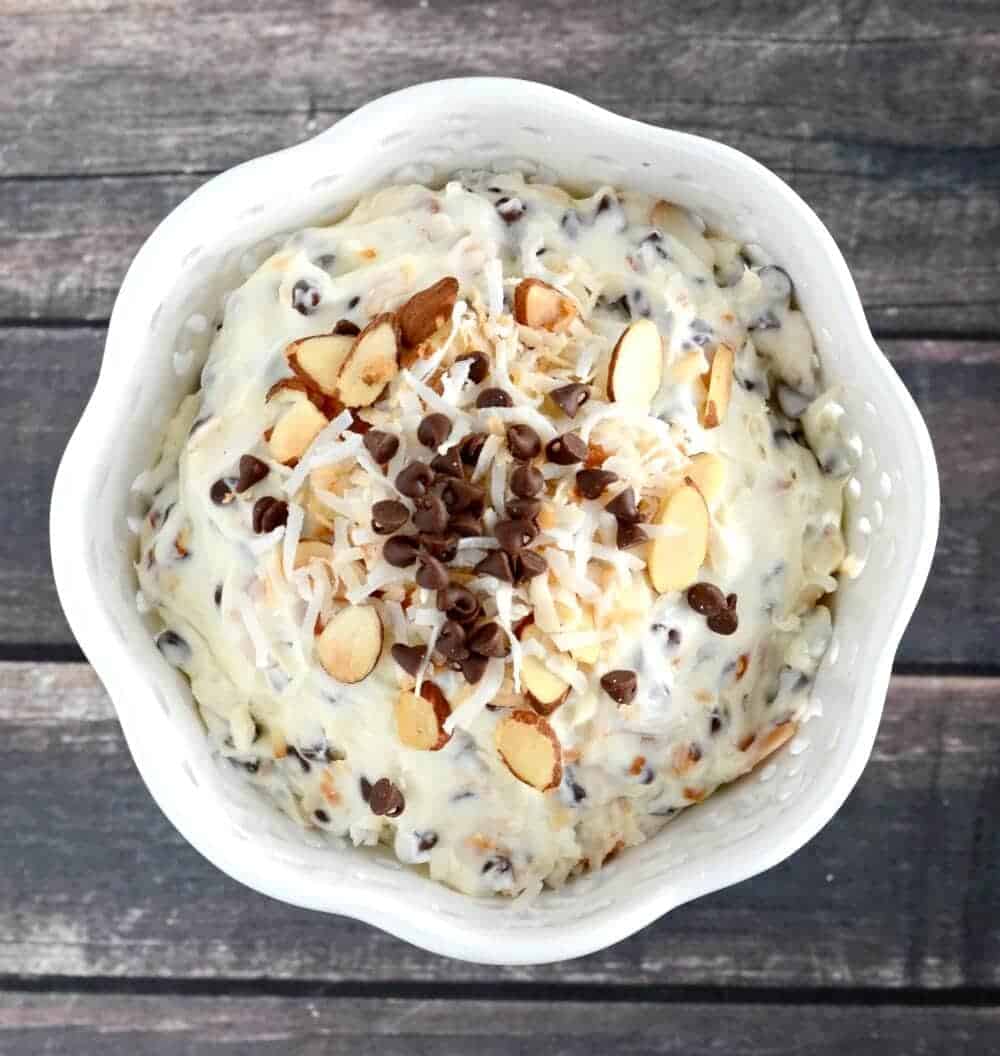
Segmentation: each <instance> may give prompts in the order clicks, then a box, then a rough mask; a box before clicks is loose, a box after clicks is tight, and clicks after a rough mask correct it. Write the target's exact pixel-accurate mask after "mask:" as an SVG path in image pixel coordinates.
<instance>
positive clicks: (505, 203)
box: [496, 195, 525, 224]
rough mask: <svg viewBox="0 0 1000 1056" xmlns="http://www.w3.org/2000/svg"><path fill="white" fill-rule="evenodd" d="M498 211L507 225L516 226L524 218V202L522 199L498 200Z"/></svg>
mask: <svg viewBox="0 0 1000 1056" xmlns="http://www.w3.org/2000/svg"><path fill="white" fill-rule="evenodd" d="M496 210H497V212H498V213H499V214H500V217H501V219H502V220H503V222H504V223H505V224H516V223H517V222H518V220H520V219H521V217H522V216H524V210H525V207H524V202H522V201H521V199H520V198H508V197H507V196H506V195H505V196H504V197H503V198H498V199H497V200H496Z"/></svg>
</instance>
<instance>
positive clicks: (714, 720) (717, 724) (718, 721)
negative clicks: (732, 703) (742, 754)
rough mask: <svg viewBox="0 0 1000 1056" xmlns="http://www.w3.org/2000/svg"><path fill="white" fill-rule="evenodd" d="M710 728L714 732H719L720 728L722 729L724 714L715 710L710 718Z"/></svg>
mask: <svg viewBox="0 0 1000 1056" xmlns="http://www.w3.org/2000/svg"><path fill="white" fill-rule="evenodd" d="M708 728H709V729H710V730H711V732H712V733H713V734H714V733H718V732H719V730H721V729H722V716H721V715H720V714H719V713H718V712H717V711H713V712H712V717H711V719H710V720H709V727H708Z"/></svg>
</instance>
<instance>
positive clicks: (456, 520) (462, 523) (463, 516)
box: [448, 513, 483, 538]
mask: <svg viewBox="0 0 1000 1056" xmlns="http://www.w3.org/2000/svg"><path fill="white" fill-rule="evenodd" d="M448 530H449V531H452V532H454V533H455V534H456V535H460V536H462V537H463V538H468V537H469V536H478V535H482V534H483V520H482V518H481V517H476V516H474V515H473V514H471V513H456V514H455V515H454V516H453V517H452V519H451V520H450V521H449V522H448Z"/></svg>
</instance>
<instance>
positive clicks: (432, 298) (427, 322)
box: [398, 276, 458, 348]
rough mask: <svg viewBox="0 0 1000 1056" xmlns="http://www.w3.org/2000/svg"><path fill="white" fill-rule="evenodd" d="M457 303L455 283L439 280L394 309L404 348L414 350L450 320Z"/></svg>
mask: <svg viewBox="0 0 1000 1056" xmlns="http://www.w3.org/2000/svg"><path fill="white" fill-rule="evenodd" d="M457 300H458V279H456V278H454V277H453V276H449V277H448V278H446V279H440V280H439V281H438V282H435V283H434V285H433V286H428V287H427V289H426V290H421V291H420V292H419V293H415V294H414V295H413V296H412V297H411V298H410V299H409V300H408V301H407V302H406V304H404V305H403V306H402V308H400V309H398V315H399V333H400V337H401V338H402V341H403V346H404V347H405V348H415V347H416V346H417V345H419V344H420V342H421V341H426V340H427V339H428V338H429V337H430V336H431V335H432V334H433V333H435V331H437V330H439V329H440V328H441V327H442V326H444V324H445V323H446V322H447V321H448V319H449V318H450V317H451V310H452V308H454V307H455V302H456V301H457Z"/></svg>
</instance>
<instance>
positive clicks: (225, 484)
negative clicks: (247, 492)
mask: <svg viewBox="0 0 1000 1056" xmlns="http://www.w3.org/2000/svg"><path fill="white" fill-rule="evenodd" d="M208 497H209V498H210V499H211V500H212V502H214V503H215V505H216V506H228V505H229V503H231V502H232V501H233V499H235V498H236V492H235V491H233V489H232V486H231V485H230V483H229V481H227V480H222V479H221V478H220V479H219V480H217V481H216V482H215V483H214V484H213V485H212V486H211V487H210V488H209V489H208Z"/></svg>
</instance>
